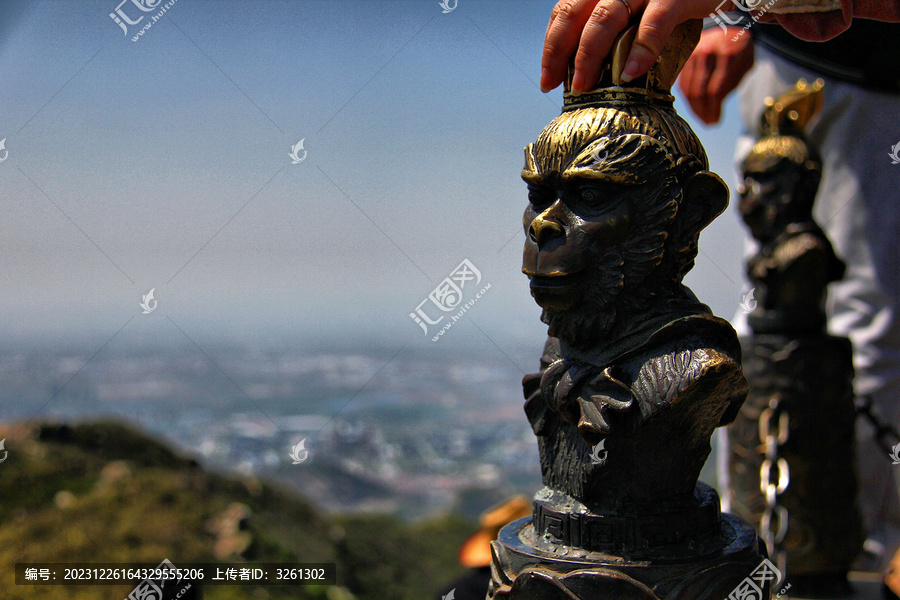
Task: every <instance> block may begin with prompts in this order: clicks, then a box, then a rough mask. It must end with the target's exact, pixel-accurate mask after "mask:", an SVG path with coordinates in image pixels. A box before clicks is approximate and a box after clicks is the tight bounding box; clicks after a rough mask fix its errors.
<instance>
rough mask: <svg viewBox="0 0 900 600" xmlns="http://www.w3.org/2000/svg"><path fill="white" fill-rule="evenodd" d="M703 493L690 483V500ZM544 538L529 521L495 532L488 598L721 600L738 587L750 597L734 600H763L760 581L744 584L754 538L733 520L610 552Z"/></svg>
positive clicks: (756, 563)
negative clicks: (694, 492) (663, 541)
mask: <svg viewBox="0 0 900 600" xmlns="http://www.w3.org/2000/svg"><path fill="white" fill-rule="evenodd" d="M710 494H712V495H713V496H715V492H714V491H713V490H712V489H711V488H708V487H707V486H704V485H703V484H698V489H697V495H698V496H703V497H706V496H709V495H710ZM716 512H718V508H717V507H716ZM538 514H540V511H539V512H538ZM592 518H595V519H602V518H603V517H602V515H593V516H592ZM638 520H641V519H638ZM667 521H668V520H667V519H666V518H665V516H664V515H648V516H647V518H646V522H647V524H653V526H654V528H655V529H659V527H660V525H661V524H662V523H665V522H667ZM669 522H671V523H673V527H674V528H679V529H680V528H681V527H683V525H684V520H683V519H677V518H676V519H673V520H671V521H669ZM547 536H548V534H547V533H545V534H543V535H542V534H538V533H536V531H535V528H534V525H533V522H532V517H525V518H522V519H519V520H517V521H513V522H512V523H510V524H509V525H507V526H506V527H504V528H503V529H502V530H501V531H500V535H499V538H498V539H497V541H495V542H493V544H492V554H493V564H492V565H491V584H490V587H489V590H488V596H487V597H488V599H490V600H494V599H496V600H501V599H502V600H707V599H708V600H713V599H715V600H721V599H722V598H728V597H729V594H731V593H732V592H734V591H735V590H736V589H741V586H744V588H746V589H747V590H748V591H753V592H754V593H755V594H753V595H750V596H739V597H741V598H744V597H746V598H764V599H768V598H769V587H770V584H769V582H768V581H766V580H765V578H763V580H762V582H761V585H758V584H757V583H756V582H754V581H752V580H751V579H750V576H751V574H752V573H754V572H756V571H757V569H758V568H759V567H760V564H761V563H762V561H763V558H764V557H763V555H762V554H761V553H760V552H761V544H760V542H759V538H758V537H757V535H756V532H755V531H754V529H753V528H752V527H751V526H750V525H748V524H747V523H745V522H743V521H741V520H740V519H739V518H737V517H735V516H733V515H728V514H725V515H721V516H720V519H719V520H718V526H717V527H716V531H714V532H713V535H706V534H704V535H703V536H702V537H701V538H698V539H697V540H695V539H694V538H693V537H692V536H690V535H683V536H671V537H669V538H667V539H669V540H675V539H676V538H680V539H679V541H677V542H675V543H670V544H665V545H662V546H652V545H651V546H648V545H646V544H642V547H641V548H640V549H638V548H635V547H632V548H631V549H630V551H627V550H629V549H623V550H626V551H625V552H621V553H618V554H612V553H607V552H602V551H596V550H586V549H584V548H583V547H578V546H570V545H565V544H560V543H558V542H557V541H556V540H555V539H552V538H554V537H555V536H552V535H551V536H550V539H545V538H547ZM570 539H571V538H570ZM748 585H749V586H751V587H747V586H748ZM760 588H761V595H760V594H759V592H757V590H760Z"/></svg>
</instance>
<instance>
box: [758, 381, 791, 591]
mask: <svg viewBox="0 0 900 600" xmlns="http://www.w3.org/2000/svg"><path fill="white" fill-rule="evenodd" d="M781 400H782V398H781V396H780V395H779V394H773V395H772V397H771V398H769V406H768V407H767V408H765V409H764V410H763V411H762V412H761V413H760V415H759V439H760V441H761V442H762V445H761V446H760V452H761V454H762V455H763V461H762V465H761V466H760V468H759V491H760V492H762V494H763V497H764V498H765V500H766V508H765V510H764V511H763V515H762V519H761V520H760V522H759V529H760V535H761V536H762V538H763V542H765V544H766V550H767V551H768V553H769V556H771V557H773V558H774V559H775V562H776V565H777V566H778V568H779V569H780V570H781V572H782V574H785V573H787V554H786V553H785V551H784V549H783V548H781V544H782V542H784V538H785V536H786V535H787V531H788V511H787V508H785V507H784V506H781V505H780V504H778V497H779V496H781V495H782V494H784V492H785V491H786V490H787V488H788V486H789V485H790V484H791V472H790V469H789V468H788V463H787V460H786V459H785V458H783V457H780V456H778V450H779V448H780V447H781V446H784V445H785V444H786V443H787V441H788V436H789V435H790V415H788V413H787V411H785V410H783V409H782V408H781ZM773 425H775V429H774V430H773Z"/></svg>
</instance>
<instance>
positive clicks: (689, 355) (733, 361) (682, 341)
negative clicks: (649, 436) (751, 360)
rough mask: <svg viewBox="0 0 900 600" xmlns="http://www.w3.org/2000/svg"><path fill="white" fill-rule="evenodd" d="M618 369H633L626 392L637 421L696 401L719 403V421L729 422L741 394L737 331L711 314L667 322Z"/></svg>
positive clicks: (742, 380)
mask: <svg viewBox="0 0 900 600" xmlns="http://www.w3.org/2000/svg"><path fill="white" fill-rule="evenodd" d="M623 367H624V369H625V370H626V371H629V372H631V373H633V379H632V381H633V383H632V384H631V390H632V393H633V395H634V398H635V399H636V400H637V404H638V406H639V407H640V411H641V413H642V417H643V419H646V418H648V417H650V416H652V415H653V414H655V413H657V412H658V411H659V410H660V409H661V408H662V407H665V406H674V405H678V404H680V403H682V402H690V401H694V400H702V401H705V402H710V403H713V404H715V403H716V402H719V403H723V404H724V405H725V413H724V415H723V419H728V421H730V420H732V419H733V418H734V416H736V410H737V409H738V408H739V407H740V404H741V403H742V402H743V400H744V398H745V397H746V395H747V381H746V379H745V378H744V375H743V371H742V369H741V350H740V343H739V341H738V339H737V334H736V333H735V331H734V329H733V328H732V327H731V325H730V324H729V323H728V322H727V321H725V320H724V319H720V318H718V317H713V316H711V315H697V316H692V317H686V318H683V319H679V320H678V321H675V322H673V323H670V324H669V325H667V326H666V327H664V328H662V329H661V330H660V331H658V332H657V333H656V334H654V336H652V337H651V338H650V340H648V343H647V344H645V345H644V352H641V353H639V354H632V355H631V356H630V357H629V360H628V363H627V364H626V365H623ZM728 421H725V422H728Z"/></svg>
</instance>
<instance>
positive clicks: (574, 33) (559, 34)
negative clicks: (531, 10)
mask: <svg viewBox="0 0 900 600" xmlns="http://www.w3.org/2000/svg"><path fill="white" fill-rule="evenodd" d="M596 4H597V0H564V1H561V2H559V3H558V4H557V5H556V6H555V7H554V9H553V12H552V13H551V14H550V23H549V24H548V25H547V35H546V36H545V37H544V51H543V54H542V56H541V90H543V91H545V92H548V91H550V90H552V89H553V88H555V87H556V86H558V85H559V84H560V83H562V82H563V79H565V76H566V69H567V68H568V66H569V57H571V56H572V54H574V53H575V49H576V48H577V47H578V40H579V38H580V37H581V30H582V28H583V27H584V24H585V23H587V20H588V18H590V16H591V11H592V10H593V8H594V6H595V5H596Z"/></svg>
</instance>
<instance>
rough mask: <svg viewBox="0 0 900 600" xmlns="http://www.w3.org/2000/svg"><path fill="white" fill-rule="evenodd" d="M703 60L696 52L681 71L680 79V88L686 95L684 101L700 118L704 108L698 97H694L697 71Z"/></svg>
mask: <svg viewBox="0 0 900 600" xmlns="http://www.w3.org/2000/svg"><path fill="white" fill-rule="evenodd" d="M702 60H703V59H701V58H699V57H698V55H697V53H696V52H695V53H694V54H692V55H691V57H690V58H689V59H688V61H687V63H686V64H685V65H684V68H683V69H682V70H681V75H680V76H679V77H678V87H679V88H680V89H681V93H682V94H683V95H684V99H685V100H687V102H688V105H689V106H690V107H691V110H692V111H693V112H694V114H695V115H697V116H698V117H699V116H700V112H701V110H702V107H701V106H700V103H699V102H698V99H697V97H696V96H694V92H693V86H694V84H693V81H694V78H695V77H697V70H698V69H699V67H698V66H697V65H698V64H699V63H701V62H702Z"/></svg>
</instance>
